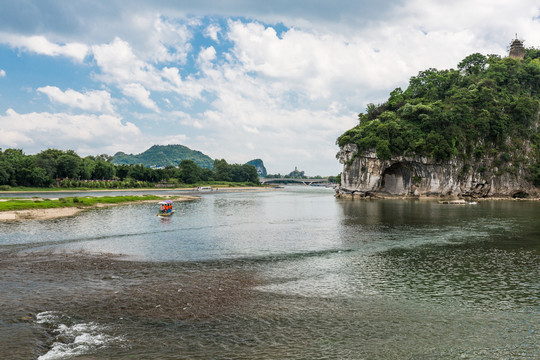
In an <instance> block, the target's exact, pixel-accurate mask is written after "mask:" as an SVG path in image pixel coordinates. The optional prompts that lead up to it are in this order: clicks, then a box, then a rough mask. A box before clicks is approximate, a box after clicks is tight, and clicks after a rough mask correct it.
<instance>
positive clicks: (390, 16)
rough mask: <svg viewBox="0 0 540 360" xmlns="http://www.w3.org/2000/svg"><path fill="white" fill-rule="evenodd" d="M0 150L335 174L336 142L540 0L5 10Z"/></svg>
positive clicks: (520, 19) (254, 0)
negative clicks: (375, 107) (201, 156)
mask: <svg viewBox="0 0 540 360" xmlns="http://www.w3.org/2000/svg"><path fill="white" fill-rule="evenodd" d="M0 9H2V10H1V11H0V148H2V149H7V148H18V149H23V151H24V152H25V153H26V154H36V153H38V152H40V151H42V150H45V149H48V148H56V149H62V150H68V149H71V150H75V151H76V152H77V153H78V154H79V155H81V156H86V155H98V154H103V153H105V154H109V155H114V154H115V153H116V152H118V151H123V152H125V153H133V154H139V153H141V152H143V151H144V150H146V149H147V148H149V147H150V146H152V145H155V144H158V145H166V144H181V145H184V146H187V147H189V148H191V149H194V150H198V151H202V152H203V153H205V154H207V155H208V156H210V157H211V158H213V159H225V160H227V162H228V163H231V164H232V163H238V164H243V163H245V162H248V161H250V160H252V159H257V158H260V159H262V160H263V161H264V164H265V166H266V169H267V171H268V172H269V173H271V174H277V173H281V174H288V173H289V172H291V171H293V170H294V168H295V167H298V170H301V171H305V173H306V174H308V175H312V176H314V175H322V176H329V175H337V174H338V173H340V172H341V171H342V168H343V165H341V164H339V162H338V161H337V160H336V153H337V152H338V150H339V148H338V147H337V145H336V139H337V137H338V136H339V135H341V134H342V133H343V132H344V131H346V130H348V129H350V128H351V127H353V126H355V125H356V124H357V121H358V120H357V115H358V113H360V112H364V111H365V109H366V105H367V104H368V103H374V104H379V103H382V102H384V101H386V99H387V98H388V95H389V93H390V92H391V91H392V90H394V89H395V88H397V87H401V88H403V89H405V88H406V87H407V84H408V81H409V79H410V77H411V76H415V75H417V74H418V72H419V71H421V70H425V69H427V68H437V69H449V68H456V66H457V64H458V63H459V62H460V61H461V60H462V59H463V58H465V57H466V56H468V55H470V54H472V53H475V52H480V53H482V54H498V55H501V56H505V55H506V54H507V50H508V45H509V44H510V42H511V41H512V40H513V39H514V38H515V36H516V34H517V35H518V37H519V38H520V39H522V40H525V46H527V47H540V4H539V3H538V0H516V1H507V0H455V1H437V0H429V1H428V0H405V1H399V0H382V1H371V0H356V1H353V0H331V1H330V0H327V1H323V0H273V1H266V0H260V1H258V0H198V1H191V0H177V1H173V0H169V1H167V0H162V1H145V0H131V1H122V0H107V1H101V0H78V1H60V0H56V1H54V0H18V1H12V0H0Z"/></svg>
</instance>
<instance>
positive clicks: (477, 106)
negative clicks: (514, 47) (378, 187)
mask: <svg viewBox="0 0 540 360" xmlns="http://www.w3.org/2000/svg"><path fill="white" fill-rule="evenodd" d="M539 113H540V50H538V49H526V56H525V59H524V60H517V59H513V58H508V57H505V58H501V57H500V56H497V55H488V56H484V55H482V54H479V53H476V54H472V55H469V56H467V57H466V58H465V59H464V60H463V61H461V62H460V63H459V64H458V66H457V69H449V70H437V69H428V70H425V71H421V72H420V73H419V74H418V75H417V76H414V77H412V78H411V79H410V82H409V86H408V87H407V89H406V90H405V91H403V90H402V89H401V88H397V89H395V90H394V91H392V92H391V94H390V97H389V98H388V100H387V101H386V102H385V103H383V104H379V105H374V104H369V105H368V106H367V109H366V113H361V114H359V115H358V118H359V124H358V125H357V126H355V127H354V128H352V129H350V130H348V131H346V132H345V133H344V134H343V135H341V136H340V137H339V138H338V139H337V144H338V145H339V146H340V147H343V146H345V145H346V144H349V143H353V144H356V145H357V146H358V151H359V153H362V152H365V151H370V150H374V151H376V154H377V157H379V158H380V159H383V160H386V159H390V158H392V157H393V156H399V155H408V156H412V155H419V156H427V157H431V158H432V159H434V160H435V161H437V162H444V161H447V160H450V159H452V158H455V157H458V158H459V159H460V160H462V161H463V162H464V163H465V164H466V165H467V164H468V163H469V162H470V163H473V162H475V161H476V162H477V160H479V159H482V158H484V157H490V158H491V159H495V162H494V164H495V165H496V166H497V167H498V168H499V169H503V171H507V172H510V173H511V172H513V171H516V169H517V168H518V167H519V166H525V167H526V168H527V169H528V172H529V176H530V179H529V180H530V181H532V182H533V183H534V184H535V185H536V186H540V134H539V131H538V125H539Z"/></svg>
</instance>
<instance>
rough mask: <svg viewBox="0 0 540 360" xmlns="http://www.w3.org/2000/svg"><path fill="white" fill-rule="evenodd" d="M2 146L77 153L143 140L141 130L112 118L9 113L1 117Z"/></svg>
mask: <svg viewBox="0 0 540 360" xmlns="http://www.w3.org/2000/svg"><path fill="white" fill-rule="evenodd" d="M0 134H1V138H2V143H5V144H6V145H7V146H10V147H19V148H24V149H25V150H27V151H29V152H32V151H39V150H43V149H44V148H47V147H53V148H58V147H62V148H67V149H74V150H77V149H79V148H80V147H81V146H83V145H88V144H92V146H93V147H94V148H95V149H100V150H101V151H104V150H112V149H116V151H117V150H118V148H121V147H122V145H125V146H126V147H129V146H130V144H132V143H134V139H138V138H139V137H140V136H141V131H140V130H139V128H138V127H137V126H136V125H135V124H133V123H130V122H125V123H123V122H122V119H121V118H120V117H117V116H113V115H88V114H85V115H72V114H67V113H48V112H41V113H37V112H32V113H26V114H19V113H17V112H16V111H14V110H13V109H8V110H7V111H6V113H5V115H0Z"/></svg>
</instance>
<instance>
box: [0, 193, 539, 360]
mask: <svg viewBox="0 0 540 360" xmlns="http://www.w3.org/2000/svg"><path fill="white" fill-rule="evenodd" d="M155 212H156V207H155V205H152V204H139V205H131V206H122V207H114V208H106V209H97V210H91V211H87V212H84V213H82V214H80V215H78V216H75V217H71V218H64V219H58V220H51V221H29V222H17V223H0V254H3V256H10V255H14V254H19V255H20V254H23V255H24V254H32V253H35V252H41V251H54V252H65V253H68V254H70V253H78V252H81V251H84V252H85V253H96V254H101V253H109V254H120V255H122V256H123V257H124V258H125V259H127V260H136V261H137V262H140V263H141V264H143V265H144V266H143V268H144V270H142V273H144V274H147V275H148V274H150V275H148V276H152V275H151V274H152V273H153V272H159V271H164V270H163V269H167V270H166V271H167V272H168V273H182V274H189V276H191V277H192V278H199V277H201V278H204V277H208V278H212V277H213V276H214V275H213V274H216V276H222V275H223V274H230V273H232V272H235V273H236V272H241V273H242V274H243V275H242V276H243V277H246V278H248V279H249V283H250V287H249V290H248V291H247V292H246V294H248V296H243V297H242V300H241V306H236V307H234V306H233V307H228V308H227V309H228V310H227V311H223V312H220V313H218V314H213V315H212V316H204V317H201V316H199V317H179V318H178V319H175V318H171V317H166V318H161V317H159V316H154V317H148V316H146V317H144V318H143V317H135V316H131V317H130V318H129V321H128V320H126V318H124V317H118V313H117V312H110V313H109V312H107V311H105V312H103V310H102V309H101V308H99V309H98V307H97V306H98V305H95V306H96V308H94V309H93V308H92V305H88V306H87V307H86V308H85V309H81V310H80V311H77V312H76V313H74V312H75V311H74V310H73V307H70V306H69V302H70V298H69V296H67V295H66V298H65V307H62V306H60V307H58V306H57V307H56V308H55V309H54V311H52V309H48V308H39V307H38V308H36V309H33V310H34V311H35V312H36V313H35V314H33V315H32V321H30V322H24V323H20V322H17V321H15V320H13V319H11V318H10V317H13V315H11V314H10V313H8V311H10V310H0V315H1V316H0V319H6V320H0V338H1V337H4V338H12V337H14V335H13V334H17V335H16V336H17V338H18V339H21V338H24V337H28V338H29V339H30V340H28V342H29V343H32V344H34V343H36V344H38V346H37V348H36V349H34V352H33V353H32V354H30V355H28V353H25V351H28V345H24V344H26V343H25V342H23V341H22V340H20V343H21V345H20V347H19V348H18V349H17V346H15V345H14V346H12V347H14V348H15V349H12V350H10V351H11V353H8V354H10V355H13V354H15V355H14V356H17V355H20V358H25V359H28V358H33V357H35V358H40V359H63V358H77V357H80V358H84V359H100V358H111V359H132V358H148V359H152V358H162V359H210V358H212V359H219V358H224V359H317V358H320V359H456V358H465V359H539V358H540V203H538V202H513V201H490V202H481V203H479V204H477V205H467V206H451V205H441V204H438V203H436V202H431V201H390V200H388V201H347V200H338V199H335V198H334V197H333V191H331V190H328V189H319V188H310V187H289V188H287V189H286V190H284V191H277V192H257V193H254V192H250V193H227V194H220V193H219V192H217V193H212V194H205V195H204V196H202V197H201V199H199V200H196V201H192V202H184V203H177V204H176V212H177V213H176V214H175V215H174V216H173V217H171V218H169V219H160V218H158V217H156V216H155ZM145 276H146V275H145ZM160 276H162V275H160ZM223 276H224V275H223ZM159 279H160V277H158V276H157V275H156V277H155V281H154V283H159ZM83 281H87V282H90V281H91V282H93V285H92V286H94V287H96V288H98V287H103V288H107V287H111V288H112V287H114V286H118V287H125V286H128V284H127V282H128V280H127V279H125V278H122V277H121V276H119V277H114V276H112V277H111V278H110V279H109V278H107V279H105V280H100V281H98V282H97V283H96V281H95V280H93V279H87V280H85V279H83ZM129 281H132V279H131V278H130V280H129ZM0 284H1V286H2V288H3V289H4V290H6V291H3V292H2V295H0V304H2V303H4V304H7V308H8V309H9V308H10V306H11V307H12V308H14V309H15V305H13V303H14V302H15V300H14V299H15V296H16V295H8V293H10V294H19V293H20V294H21V296H24V294H26V293H25V291H27V292H28V291H29V290H28V286H29V285H28V284H27V283H24V282H23V281H21V282H20V283H19V282H18V281H15V280H9V281H8V280H4V281H3V282H2V281H1V280H0ZM158 285H159V284H156V286H158ZM33 286H36V288H37V290H36V291H40V290H42V291H44V292H45V288H44V287H45V285H40V284H37V285H36V284H34V285H33ZM81 286H82V285H81ZM81 288H82V287H81ZM209 288H210V287H209ZM0 289H1V288H0ZM181 290H182V289H180V288H179V289H178V291H181ZM220 290H221V289H220ZM55 291H57V292H58V291H60V292H62V291H64V292H65V293H66V294H71V295H70V296H74V298H76V297H77V296H82V295H81V294H78V293H77V291H78V289H77V286H75V285H73V286H66V285H65V283H64V285H62V286H60V285H58V286H57V287H56V288H55ZM81 291H82V290H81ZM175 291H176V290H175ZM10 296H11V297H10ZM199 300H200V301H202V300H203V299H199ZM73 301H75V300H73ZM235 301H236V303H239V302H240V300H238V299H237V300H235ZM156 306H160V305H159V304H158V305H156ZM30 307H31V306H30V305H29V304H26V305H25V300H24V299H20V300H19V301H18V305H17V307H16V309H18V311H24V310H25V309H26V308H30ZM180 310H181V309H180ZM8 333H9V334H11V335H8ZM44 334H47V335H44ZM45 336H48V339H49V340H48V341H42V340H40V339H42V338H43V337H45ZM40 341H41V343H40ZM39 344H41V345H39ZM0 355H2V350H1V349H0ZM4 357H5V356H4Z"/></svg>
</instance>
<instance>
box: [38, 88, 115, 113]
mask: <svg viewBox="0 0 540 360" xmlns="http://www.w3.org/2000/svg"><path fill="white" fill-rule="evenodd" d="M37 91H38V92H40V93H43V94H45V95H47V96H48V97H49V99H50V100H51V101H52V102H55V103H59V104H64V105H68V106H69V107H73V108H78V109H82V110H88V111H94V112H104V113H112V112H114V106H113V104H112V98H111V94H110V93H108V92H107V91H103V90H93V91H86V92H85V93H80V92H78V91H75V90H72V89H67V90H66V91H62V90H60V89H59V88H57V87H56V86H45V87H40V88H38V89H37Z"/></svg>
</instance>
